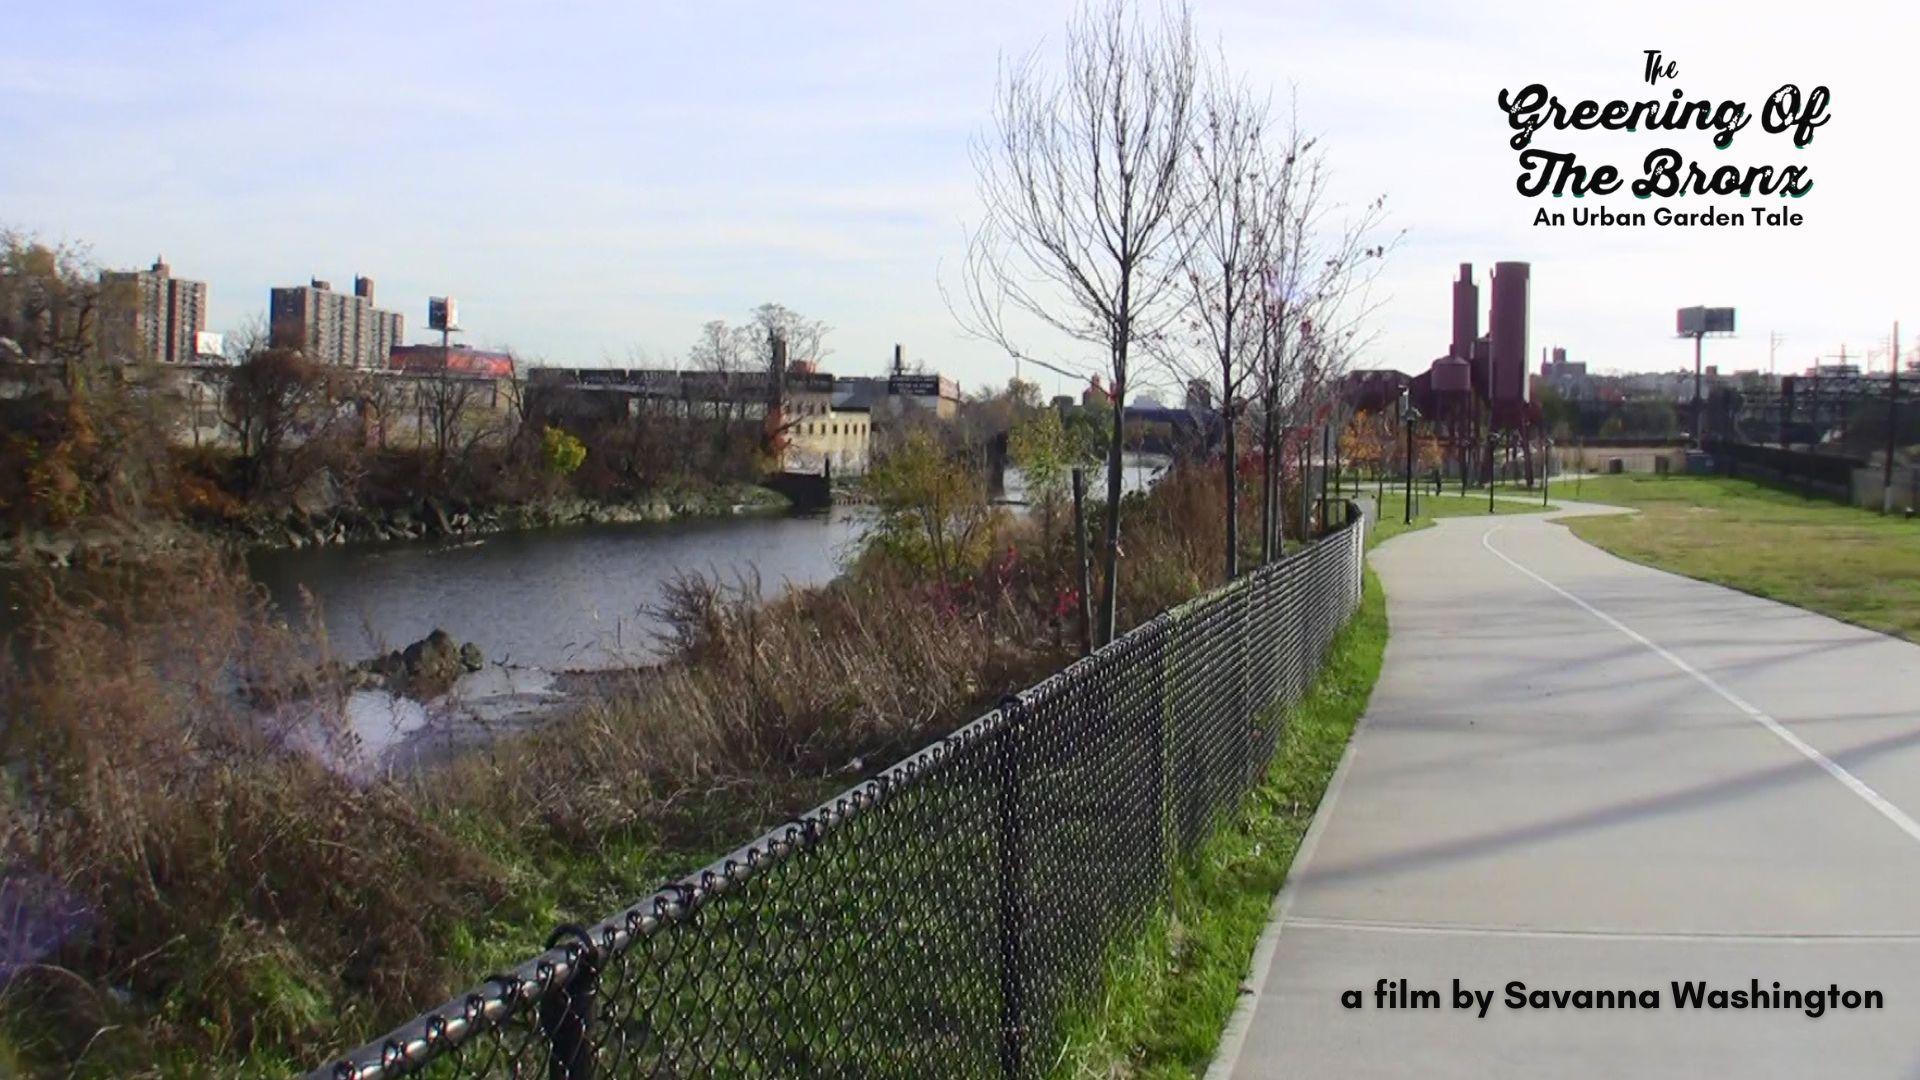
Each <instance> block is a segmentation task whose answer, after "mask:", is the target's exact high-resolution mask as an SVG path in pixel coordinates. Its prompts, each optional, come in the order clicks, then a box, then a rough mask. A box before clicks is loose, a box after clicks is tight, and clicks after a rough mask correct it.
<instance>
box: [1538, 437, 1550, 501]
mask: <svg viewBox="0 0 1920 1080" xmlns="http://www.w3.org/2000/svg"><path fill="white" fill-rule="evenodd" d="M1541 442H1542V443H1544V444H1545V447H1546V456H1545V458H1544V460H1542V461H1541V463H1540V509H1542V510H1545V509H1546V508H1547V485H1548V484H1550V483H1552V481H1553V440H1552V439H1542V440H1541Z"/></svg>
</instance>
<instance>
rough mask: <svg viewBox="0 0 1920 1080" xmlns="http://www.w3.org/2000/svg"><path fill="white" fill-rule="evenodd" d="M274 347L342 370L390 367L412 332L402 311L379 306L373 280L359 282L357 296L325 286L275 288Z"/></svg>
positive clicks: (314, 283)
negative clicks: (296, 351) (406, 334)
mask: <svg viewBox="0 0 1920 1080" xmlns="http://www.w3.org/2000/svg"><path fill="white" fill-rule="evenodd" d="M269 319H270V322H271V329H270V331H269V333H270V336H271V339H272V341H273V344H274V345H275V346H276V347H277V348H283V349H299V350H300V351H301V352H302V353H304V354H306V357H307V359H309V360H313V361H315V362H318V363H322V364H337V365H339V366H341V367H355V368H384V367H386V366H387V363H388V360H389V358H390V357H391V356H392V355H393V350H394V347H395V346H397V345H400V344H401V342H402V340H403V338H404V332H405V329H406V326H405V322H404V320H402V318H401V317H400V313H399V312H397V311H381V310H380V309H378V308H376V307H374V306H373V279H372V278H364V277H356V278H354V279H353V294H352V295H351V296H349V295H347V294H346V293H337V292H334V291H333V287H332V286H331V285H329V284H328V283H327V282H325V281H321V280H320V279H318V278H315V279H314V280H313V281H312V282H311V283H310V284H307V285H296V286H291V287H288V288H284V289H274V290H273V292H272V303H271V305H270V307H269Z"/></svg>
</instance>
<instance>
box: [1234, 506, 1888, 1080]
mask: <svg viewBox="0 0 1920 1080" xmlns="http://www.w3.org/2000/svg"><path fill="white" fill-rule="evenodd" d="M1556 502H1559V504H1560V505H1562V506H1563V507H1567V510H1566V511H1564V512H1563V513H1561V514H1557V515H1548V516H1545V517H1542V516H1520V517H1515V516H1505V515H1503V516H1500V517H1497V518H1452V519H1443V520H1441V521H1440V522H1439V523H1438V524H1437V525H1436V526H1435V527H1434V528H1432V529H1427V530H1423V531H1420V532H1416V533H1409V534H1407V535H1405V536H1402V537H1399V538H1397V539H1395V540H1393V541H1390V542H1388V543H1386V544H1383V545H1382V546H1381V547H1380V548H1379V549H1377V551H1376V552H1375V554H1374V563H1375V566H1376V567H1377V568H1378V570H1379V572H1380V575H1381V577H1382V579H1383V581H1384V583H1385V585H1386V587H1387V595H1388V617H1389V619H1390V620H1391V623H1392V628H1393V633H1392V637H1391V639H1390V641H1389V643H1388V646H1387V656H1386V667H1385V670H1384V671H1383V673H1382V676H1381V680H1380V683H1379V686H1378V687H1377V688H1376V690H1375V692H1374V696H1373V700H1372V704H1371V706H1370V707H1369V709H1368V712H1367V715H1366V717H1365V719H1364V720H1363V721H1362V723H1361V726H1360V729H1359V731H1358V732H1357V733H1356V735H1355V737H1354V740H1353V744H1352V746H1351V748H1350V750H1349V752H1348V757H1347V760H1346V761H1345V763H1344V764H1343V765H1342V767H1341V770H1340V772H1339V774H1338V775H1336V777H1335V779H1334V782H1333V786H1332V787H1331V788H1330V789H1329V791H1328V795H1327V798H1326V799H1325V800H1324V802H1323V804H1322V806H1321V808H1320V813H1319V816H1318V818H1317V819H1316V821H1315V824H1314V827H1313V830H1312V831H1311V832H1310V833H1309V835H1308V838H1307V841H1306V846H1305V847H1303V849H1302V852H1301V854H1300V857H1299V859H1298V860H1297V862H1296V864H1295V867H1294V872H1293V876H1292V879H1291V880H1290V882H1289V884H1288V886H1287V889H1286V891H1285V892H1284V893H1283V894H1282V895H1281V897H1280V899H1279V901H1278V902H1277V903H1276V915H1277V918H1276V923H1275V925H1274V926H1272V927H1270V928H1269V930H1268V933H1267V936H1266V938H1265V939H1263V941H1262V943H1261V950H1260V952H1259V954H1257V955H1256V957H1255V961H1254V971H1253V973H1252V975H1251V976H1250V984H1251V985H1252V986H1254V987H1255V988H1256V990H1257V992H1256V993H1255V994H1253V995H1251V996H1249V997H1248V998H1243V1001H1242V1006H1243V1007H1242V1009H1241V1012H1240V1014H1239V1015H1236V1017H1235V1018H1234V1022H1233V1024H1232V1025H1231V1026H1230V1027H1229V1030H1228V1035H1227V1038H1226V1040H1225V1041H1224V1042H1223V1044H1222V1051H1221V1057H1220V1059H1219V1060H1218V1061H1216V1062H1215V1066H1214V1070H1213V1075H1215V1076H1220V1077H1227V1076H1231V1077H1279V1076H1287V1077H1331V1076H1341V1077H1368V1076H1409V1075H1417V1076H1422V1077H1469V1076H1471V1077H1484V1076H1527V1077H1537V1076H1700V1075H1706V1074H1709V1073H1722V1074H1724V1075H1739V1076H1743V1077H1744V1076H1816V1075H1818V1076H1850V1077H1865V1076H1904V1077H1910V1076H1916V1075H1920V824H1916V823H1915V820H1914V818H1915V817H1920V647H1915V646H1913V645H1909V644H1906V643H1903V642H1899V641H1896V640H1894V639H1891V638H1887V637H1884V636H1881V635H1879V634H1875V633H1871V632H1869V631H1865V630H1860V629H1857V628H1855V627H1852V626H1848V625H1846V624H1843V623H1839V622H1835V621H1833V620H1831V619H1826V618H1823V617H1820V616H1817V615H1812V614H1809V613H1807V612H1804V611H1801V610H1799V609H1796V608H1791V607H1786V606H1784V605H1780V604H1775V603H1772V602H1769V601H1765V600H1760V599H1757V598H1754V597H1750V596H1747V595H1745V594H1742V593H1737V592H1733V591H1731V590H1728V589H1723V588H1719V587H1717V586H1713V585H1707V584H1703V583H1700V582H1695V581H1691V580H1689V579H1686V578H1680V577H1675V576H1673V575H1669V574H1665V573H1661V572H1659V571H1656V570H1650V569H1647V568H1644V567H1640V566H1637V565H1634V564H1632V563H1628V562H1625V561H1622V560H1620V559H1616V558H1614V557H1612V556H1610V555H1607V554H1605V553H1604V552H1601V551H1599V550H1598V549H1596V548H1593V547H1591V546H1589V545H1587V544H1585V543H1583V542H1581V541H1580V540H1578V539H1576V538H1575V537H1574V536H1573V535H1572V534H1571V533H1570V532H1568V531H1567V530H1566V529H1564V528H1562V527H1560V526H1558V525H1554V524H1551V523H1549V520H1548V518H1549V517H1559V516H1566V514H1567V513H1583V512H1592V511H1599V510H1602V509H1603V508H1598V507H1580V506H1573V505H1569V504H1567V503H1565V502H1563V501H1560V500H1556ZM1806 557H1807V558H1809V559H1817V558H1819V557H1820V553H1819V552H1818V551H1808V552H1807V553H1806ZM1382 979H1388V980H1399V979H1406V980H1407V982H1408V984H1409V985H1410V986H1411V987H1414V988H1422V989H1429V988H1430V989H1437V990H1439V991H1440V992H1441V995H1442V998H1443V1001H1442V1006H1441V1008H1439V1009H1436V1010H1376V1009H1375V1008H1374V990H1375V987H1376V984H1377V982H1378V980H1382ZM1456 979H1458V980H1460V981H1461V983H1462V984H1463V985H1464V986H1465V987H1468V988H1470V989H1478V990H1482V991H1485V990H1492V991H1494V995H1493V1004H1492V1007H1491V1009H1490V1010H1489V1012H1488V1014H1487V1016H1486V1018H1485V1019H1480V1018H1478V1016H1477V1010H1467V1011H1456V1010H1455V1009H1453V1008H1452V1007H1451V1001H1450V998H1451V989H1452V983H1453V980H1456ZM1755 979H1758V980H1759V981H1760V986H1761V987H1762V988H1763V989H1766V990H1771V989H1772V984H1773V983H1774V982H1775V981H1776V980H1777V981H1778V982H1779V983H1780V985H1781V987H1782V988H1793V989H1801V990H1805V989H1812V988H1816V987H1817V988H1819V989H1821V990H1823V991H1824V990H1826V989H1827V988H1828V987H1829V986H1830V985H1832V984H1838V985H1839V986H1840V987H1841V988H1843V989H1845V988H1852V989H1858V990H1878V991H1881V992H1882V993H1883V994H1884V995H1885V1008H1884V1010H1883V1011H1878V1012H1869V1011H1855V1012H1846V1011H1839V1012H1834V1013H1830V1014H1828V1015H1826V1016H1824V1017H1822V1018H1820V1019H1817V1020H1816V1019H1810V1018H1809V1017H1808V1016H1806V1015H1805V1014H1804V1012H1801V1011H1799V1010H1795V1009H1776V1010H1767V1011H1732V1010H1725V1011H1680V1010H1676V1009H1675V1008H1674V1005H1673V999H1672V994H1671V990H1670V987H1669V984H1670V983H1671V982H1672V981H1673V980H1683V981H1689V980H1707V981H1709V982H1710V983H1711V984H1713V985H1714V986H1715V987H1725V988H1729V989H1733V988H1737V989H1743V990H1744V989H1747V988H1749V986H1750V983H1751V981H1752V980H1755ZM1514 980H1519V981H1522V982H1524V983H1525V985H1526V987H1527V988H1528V989H1530V990H1532V989H1560V990H1571V989H1580V988H1592V989H1601V988H1605V989H1614V990H1621V989H1632V990H1640V989H1653V990H1656V991H1658V993H1659V999H1660V1008H1659V1009H1658V1010H1611V1011H1603V1010H1586V1011H1580V1010H1573V1009H1561V1010H1552V1009H1541V1010H1534V1009H1526V1010H1513V1009H1509V1008H1507V1007H1506V1005H1505V1003H1504V998H1505V988H1506V987H1507V985H1508V983H1510V982H1512V981H1514ZM1346 990H1360V991H1362V992H1363V993H1364V995H1365V1004H1366V1007H1365V1008H1364V1009H1362V1010H1358V1011H1351V1010H1347V1009H1344V1008H1342V1006H1341V1001H1340V998H1341V993H1342V991H1346Z"/></svg>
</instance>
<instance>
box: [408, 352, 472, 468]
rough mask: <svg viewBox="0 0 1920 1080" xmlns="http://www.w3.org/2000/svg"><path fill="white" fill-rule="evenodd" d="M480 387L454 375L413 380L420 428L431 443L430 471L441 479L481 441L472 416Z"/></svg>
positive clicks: (430, 375)
mask: <svg viewBox="0 0 1920 1080" xmlns="http://www.w3.org/2000/svg"><path fill="white" fill-rule="evenodd" d="M479 388H480V384H479V383H478V382H477V381H476V380H475V379H474V378H472V377H471V376H468V375H464V374H462V373H460V372H457V371H447V370H444V369H442V370H439V371H433V372H426V373H422V374H421V375H420V376H419V377H418V378H417V379H415V380H414V384H413V392H414V393H415V394H417V395H419V403H420V418H421V422H422V427H423V428H424V429H425V430H426V432H427V434H428V435H430V436H431V437H432V439H433V471H434V474H435V475H436V476H442V477H444V476H445V475H446V472H447V463H448V462H449V461H450V460H453V459H455V458H458V459H460V460H462V461H464V460H465V459H466V456H467V452H468V451H470V450H471V449H472V448H473V446H474V445H475V443H476V442H477V441H478V440H479V439H480V438H481V437H482V435H483V432H482V431H481V430H480V425H478V424H476V423H474V420H473V416H472V413H473V411H474V408H475V406H476V405H477V404H478V402H477V401H476V400H475V399H476V397H477V394H478V390H479Z"/></svg>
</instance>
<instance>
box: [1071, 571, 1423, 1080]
mask: <svg viewBox="0 0 1920 1080" xmlns="http://www.w3.org/2000/svg"><path fill="white" fill-rule="evenodd" d="M1386 643H1387V612H1386V600H1385V597H1384V595H1383V594H1382V592H1381V589H1380V582H1379V580H1378V579H1377V578H1375V577H1374V574H1373V571H1371V570H1369V571H1367V574H1366V587H1365V592H1364V596H1363V599H1362V601H1361V605H1360V611H1359V613H1358V614H1357V615H1356V616H1355V617H1354V619H1353V620H1352V621H1351V622H1350V623H1348V624H1347V626H1346V627H1345V628H1344V629H1343V630H1342V631H1341V632H1340V634H1339V635H1338V637H1336V638H1335V639H1334V644H1333V648H1332V651H1331V652H1330V654H1329V656H1328V659H1327V665H1326V667H1325V668H1324V669H1323V670H1322V672H1321V674H1320V677H1319V679H1318V680H1317V681H1316V682H1315V683H1314V686H1313V689H1312V690H1311V691H1310V692H1309V693H1308V695H1307V697H1306V699H1305V700H1303V701H1302V702H1300V704H1299V705H1297V706H1295V707H1294V709H1293V710H1292V712H1291V713H1290V714H1289V715H1288V716H1287V719H1286V729H1285V733H1284V735H1283V736H1282V738H1281V740H1280V745H1279V748H1278V749H1277V750H1276V752H1275V754H1274V759H1273V764H1272V766H1271V768H1270V769H1269V770H1268V773H1267V777H1266V780H1265V781H1264V782H1263V783H1262V784H1261V785H1260V786H1259V787H1258V788H1256V789H1255V790H1254V791H1253V793H1252V794H1251V795H1250V796H1249V798H1248V802H1247V806H1246V808H1245V812H1244V814H1243V816H1242V817H1241V818H1240V820H1238V821H1237V822H1236V823H1235V824H1233V825H1230V826H1228V827H1226V828H1224V829H1222V830H1221V831H1220V832H1219V833H1218V834H1216V835H1215V836H1213V837H1212V838H1211V839H1209V840H1208V841H1207V842H1206V843H1205V844H1203V845H1202V846H1201V848H1200V850H1199V851H1198V852H1197V853H1196V855H1195V857H1194V858H1193V859H1192V860H1191V861H1189V862H1188V863H1186V864H1185V865H1184V866H1183V867H1182V868H1181V872H1179V873H1178V874H1176V875H1175V878H1174V881H1173V889H1172V896H1171V900H1170V903H1169V905H1168V906H1167V908H1166V909H1165V910H1164V911H1163V912H1162V914H1160V915H1159V916H1156V917H1155V918H1154V919H1153V921H1152V922H1151V924H1150V926H1149V929H1148V932H1147V934H1146V935H1145V936H1144V938H1142V939H1141V940H1140V941H1138V942H1136V943H1134V944H1133V945H1132V946H1131V947H1129V948H1126V949H1124V950H1123V951H1121V952H1120V953H1119V954H1118V955H1117V957H1116V959H1115V961H1114V965H1113V968H1112V970H1111V973H1110V977H1109V979H1108V983H1107V992H1106V995H1105V997H1104V998H1103V999H1102V1000H1101V1001H1099V1002H1097V1003H1096V1005H1095V1007H1094V1008H1093V1009H1091V1010H1090V1011H1089V1012H1088V1013H1087V1014H1086V1015H1085V1016H1083V1017H1080V1018H1078V1019H1076V1021H1075V1022H1074V1023H1073V1024H1072V1025H1071V1026H1070V1027H1069V1032H1070V1035H1069V1040H1068V1048H1067V1051H1066V1053H1065V1054H1064V1055H1063V1056H1062V1059H1061V1060H1060V1062H1059V1063H1058V1064H1057V1065H1056V1066H1055V1068H1054V1070H1053V1075H1055V1076H1057V1077H1111V1076H1127V1077H1192V1076H1198V1075H1200V1074H1201V1073H1203V1072H1204V1071H1205V1070H1206V1067H1207V1064H1208V1063H1209V1062H1210V1061H1211V1060H1212V1058H1213V1054H1214V1050H1215V1049H1216V1047H1217V1046H1218V1044H1219V1041H1220V1032H1221V1029H1222V1028H1224V1027H1225V1025H1226V1022H1227V1018H1228V1016H1229V1015H1231V1014H1232V1012H1233V1008H1234V1003H1235V1002H1236V1001H1237V1000H1238V998H1239V995H1240V981H1241V979H1242V978H1243V977H1244V976H1245V975H1246V971H1247V963H1248V960H1249V958H1250V957H1251V956H1252V955H1253V948H1254V944H1255V942H1257V941H1258V940H1259V937H1260V932H1261V930H1262V929H1264V928H1265V926H1266V924H1267V915H1268V911H1269V909H1270V907H1271V905H1272V903H1273V897H1274V894H1275V893H1277V892H1279V890H1280V886H1281V884H1282V883H1283V882H1284V881H1285V880H1286V877H1287V870H1288V868H1289V867H1291V866H1292V865H1293V856H1294V852H1295V851H1296V850H1298V849H1299V846H1300V839H1301V837H1302V836H1303V835H1305V833H1306V830H1307V825H1308V824H1309V823H1310V822H1311V821H1312V820H1313V814H1314V811H1315V809H1316V808H1317V807H1318V806H1319V805H1320V796H1321V794H1322V793H1323V792H1324V791H1325V790H1326V786H1327V781H1328V780H1329V779H1330V778H1331V777H1332V775H1333V770H1334V768H1335V767H1336V766H1337V765H1338V764H1339V762H1340V757H1341V754H1342V753H1344V752H1345V750H1346V746H1347V739H1348V737H1349V736H1351V735H1352V733H1353V726H1354V723H1355V722H1356V721H1358V720H1359V718H1360V714H1361V713H1362V712H1363V711H1365V709H1366V706H1367V698H1368V696H1369V695H1370V694H1372V692H1373V684H1374V681H1375V680H1376V679H1378V678H1379V675H1380V661H1381V656H1382V654H1383V653H1384V651H1385V649H1386Z"/></svg>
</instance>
